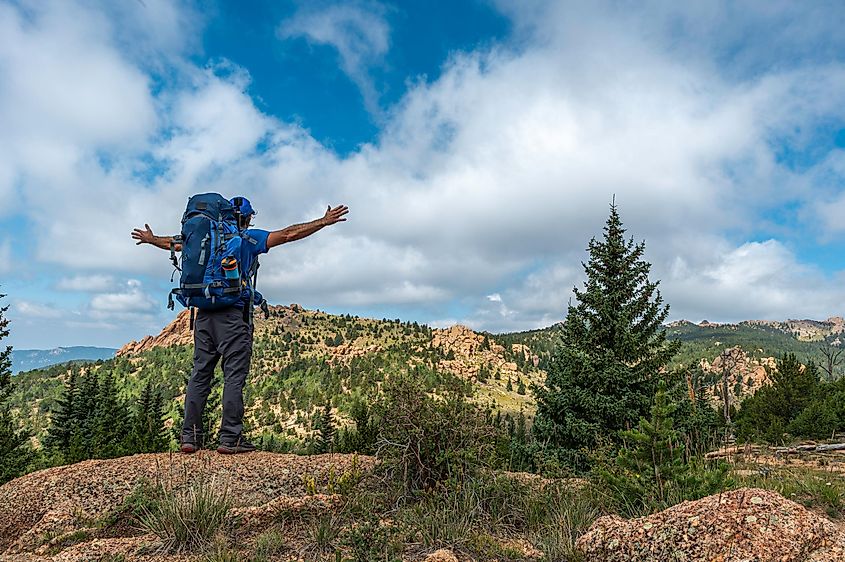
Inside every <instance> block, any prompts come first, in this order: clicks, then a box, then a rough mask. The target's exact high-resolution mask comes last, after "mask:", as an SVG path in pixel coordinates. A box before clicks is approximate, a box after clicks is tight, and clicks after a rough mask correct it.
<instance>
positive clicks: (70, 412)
mask: <svg viewBox="0 0 845 562" xmlns="http://www.w3.org/2000/svg"><path fill="white" fill-rule="evenodd" d="M77 383H78V379H77V371H76V368H74V367H71V368H70V374H69V375H68V380H67V382H66V383H65V386H64V392H63V393H62V396H61V398H59V399H58V400H57V402H56V408H54V409H53V411H52V415H51V419H50V428H49V429H48V431H47V438H46V439H45V441H44V445H45V446H46V447H52V448H54V449H56V450H58V451H59V452H60V453H62V454H63V455H64V454H65V453H66V452H67V451H68V449H69V448H70V439H71V436H72V435H73V432H74V430H75V429H76V426H75V424H76V421H77V411H76V410H77V409H78V408H79V400H80V398H79V388H78V385H77Z"/></svg>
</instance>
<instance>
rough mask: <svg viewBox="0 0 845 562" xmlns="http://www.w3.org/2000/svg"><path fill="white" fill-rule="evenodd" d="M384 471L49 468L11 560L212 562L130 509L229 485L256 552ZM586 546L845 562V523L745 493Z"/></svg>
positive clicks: (607, 522) (1, 505) (5, 532)
mask: <svg viewBox="0 0 845 562" xmlns="http://www.w3.org/2000/svg"><path fill="white" fill-rule="evenodd" d="M374 465H375V460H374V459H373V458H371V457H363V456H355V455H317V456H296V455H282V454H274V453H264V452H255V453H251V454H248V455H238V456H222V455H217V454H216V453H213V452H206V451H203V452H200V453H198V454H196V455H192V456H184V455H178V454H168V453H163V454H155V455H153V454H149V455H135V456H132V457H124V458H120V459H110V460H93V461H85V462H81V463H78V464H75V465H70V466H64V467H56V468H51V469H47V470H42V471H39V472H36V473H33V474H29V475H26V476H24V477H21V478H18V479H16V480H13V481H11V482H9V483H7V484H5V485H3V486H2V487H0V562H35V561H38V562H47V561H51V562H82V561H86V562H87V561H96V562H128V561H131V560H141V561H149V562H175V561H177V560H194V561H196V562H201V561H203V557H202V556H190V555H189V554H184V553H183V554H172V553H168V552H166V551H165V549H164V548H163V547H164V544H163V543H162V541H161V540H160V539H159V538H158V537H156V536H155V535H154V534H149V533H145V532H144V531H142V530H140V529H139V528H138V521H137V518H136V516H134V515H133V514H132V513H131V512H130V511H129V510H128V509H129V508H127V506H128V505H132V504H131V498H132V497H133V492H134V493H135V494H137V490H139V489H141V488H142V487H143V486H147V487H150V486H152V487H154V488H155V489H158V490H167V491H168V492H169V493H177V492H178V491H179V490H180V489H181V490H184V489H186V488H187V487H189V486H190V485H191V484H192V483H196V482H198V481H202V482H206V483H211V484H212V485H213V486H214V487H217V488H219V489H221V490H223V489H225V490H227V492H228V494H229V497H230V498H231V499H232V502H233V506H232V509H231V510H230V513H229V515H230V517H231V519H232V520H234V521H237V525H236V527H235V528H232V529H230V534H229V541H230V546H231V544H234V545H235V549H236V550H237V548H242V549H243V551H244V552H254V551H255V545H256V544H257V542H258V537H260V536H261V535H262V534H263V533H265V532H266V531H267V530H268V529H272V528H276V529H278V528H279V514H280V513H284V514H287V515H286V517H287V519H288V520H289V521H290V520H293V521H300V520H301V521H305V520H306V519H307V518H308V517H310V516H315V515H316V516H319V517H323V516H328V517H331V516H332V515H333V514H336V513H337V512H338V511H339V509H340V506H341V505H342V503H343V501H344V497H343V494H344V493H346V492H348V491H349V488H348V487H346V486H347V484H349V483H350V482H352V483H354V485H355V486H372V485H378V481H377V480H376V479H375V478H374V476H373V471H372V469H373V467H374ZM511 476H513V477H522V476H524V475H511ZM534 479H537V477H534ZM542 483H543V481H540V479H538V485H542ZM283 531H284V533H283V534H284V541H285V546H284V549H282V551H280V552H279V553H277V554H276V555H274V556H273V557H271V558H265V560H278V561H294V560H319V559H321V558H319V556H316V555H315V554H314V552H313V551H309V546H308V541H309V536H308V533H309V532H312V531H310V530H308V529H306V528H305V527H303V528H299V527H297V526H296V525H293V526H288V527H284V528H283ZM523 547H525V548H523ZM577 548H578V550H579V551H580V552H581V554H582V555H583V560H584V562H834V561H840V560H845V527H843V525H841V524H839V525H837V524H835V523H833V522H832V521H831V520H829V519H827V518H826V517H824V516H823V515H821V514H820V513H816V512H813V511H811V510H808V509H807V508H805V507H803V506H802V505H799V504H798V503H795V502H793V501H790V500H788V499H785V498H784V497H782V496H780V495H778V494H777V493H774V492H771V491H767V490H762V489H756V488H741V489H738V490H733V491H728V492H724V493H722V494H719V495H714V496H710V497H707V498H703V499H701V500H698V501H690V502H684V503H681V504H678V505H676V506H674V507H671V508H670V509H667V510H665V511H663V512H660V513H657V514H654V515H650V516H648V517H643V518H639V519H631V520H625V519H622V518H619V517H616V516H606V517H601V518H599V519H598V520H596V521H595V522H594V523H593V525H592V526H591V527H590V529H589V530H588V532H586V533H585V534H584V535H582V536H581V537H580V538H579V539H578V541H577ZM413 550H414V555H413V557H410V558H408V560H409V561H411V560H414V561H417V562H419V561H427V562H438V561H439V562H470V561H471V560H474V559H472V558H470V557H468V556H467V555H466V554H463V553H461V552H460V551H456V552H452V551H449V550H445V549H444V550H437V551H432V550H429V551H428V552H425V551H420V550H418V549H413ZM517 550H520V551H522V552H523V553H524V556H521V557H518V558H507V562H515V561H516V560H525V561H529V560H531V561H535V562H539V561H540V560H545V559H543V558H542V553H541V552H539V551H538V550H536V549H535V548H533V547H531V546H530V545H527V544H526V545H521V546H520V548H519V549H517ZM243 559H244V560H247V559H248V558H243ZM330 559H331V560H333V559H334V558H333V557H331V558H330ZM213 560H225V558H214V559H213ZM498 562H506V560H505V559H501V560H499V561H498Z"/></svg>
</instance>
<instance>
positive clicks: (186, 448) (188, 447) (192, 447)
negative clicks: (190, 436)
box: [179, 441, 199, 455]
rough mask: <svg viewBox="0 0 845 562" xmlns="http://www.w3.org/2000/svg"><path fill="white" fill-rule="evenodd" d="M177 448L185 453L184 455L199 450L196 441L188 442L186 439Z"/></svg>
mask: <svg viewBox="0 0 845 562" xmlns="http://www.w3.org/2000/svg"><path fill="white" fill-rule="evenodd" d="M179 450H180V451H182V452H183V453H185V454H186V455H191V454H193V453H196V452H197V451H199V447H197V445H196V443H189V442H188V441H184V442H183V443H182V445H180V446H179Z"/></svg>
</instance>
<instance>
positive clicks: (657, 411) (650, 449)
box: [598, 380, 727, 516]
mask: <svg viewBox="0 0 845 562" xmlns="http://www.w3.org/2000/svg"><path fill="white" fill-rule="evenodd" d="M670 398H671V397H670V395H669V393H668V392H667V390H666V384H665V382H664V381H663V380H661V381H659V382H658V385H657V391H656V393H655V395H654V405H653V406H652V408H651V416H650V417H649V418H648V419H646V418H642V419H640V423H639V426H638V427H635V428H633V429H631V430H629V431H622V432H621V433H620V435H621V437H622V440H623V444H624V446H623V447H622V449H621V450H620V451H619V455H618V456H617V457H616V463H615V466H613V467H610V469H600V470H599V471H598V472H599V478H600V479H601V481H602V482H603V484H604V485H605V486H606V487H607V489H608V490H609V491H610V493H611V496H612V497H613V498H614V499H615V500H616V502H617V504H618V506H617V507H618V508H619V509H621V510H623V511H627V512H628V513H626V515H629V516H638V515H641V514H643V513H649V512H651V511H654V510H659V509H665V508H667V507H669V506H670V505H673V504H674V503H677V502H678V501H681V500H684V499H698V498H700V497H702V496H704V495H707V494H710V493H714V492H715V491H717V490H719V489H721V488H722V485H723V483H724V480H725V478H726V473H727V472H726V466H723V465H720V466H716V467H715V468H713V469H708V468H705V467H700V466H697V465H695V464H694V463H693V464H690V463H687V462H685V460H684V445H683V440H682V436H681V434H680V433H679V432H678V431H677V430H675V427H674V419H673V416H674V415H675V412H676V406H675V405H674V404H672V402H671V399H670Z"/></svg>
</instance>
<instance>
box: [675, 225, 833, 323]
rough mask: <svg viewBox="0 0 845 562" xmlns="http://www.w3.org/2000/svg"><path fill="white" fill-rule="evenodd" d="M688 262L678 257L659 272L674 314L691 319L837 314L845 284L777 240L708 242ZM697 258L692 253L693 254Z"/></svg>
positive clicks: (812, 316)
mask: <svg viewBox="0 0 845 562" xmlns="http://www.w3.org/2000/svg"><path fill="white" fill-rule="evenodd" d="M697 257H698V261H699V263H694V262H693V263H690V260H689V259H688V258H687V257H686V256H678V257H677V258H676V259H675V262H674V263H673V264H672V267H671V270H670V271H669V272H667V273H668V274H667V275H665V276H664V277H663V279H664V287H663V293H664V296H665V297H666V299H667V301H668V302H670V303H672V305H673V306H672V317H673V318H675V319H677V318H686V319H691V320H695V321H698V320H702V319H709V320H712V319H714V318H715V319H717V320H719V321H739V320H748V319H770V320H780V319H785V318H798V317H800V318H816V319H822V318H827V317H828V316H831V315H833V314H841V307H842V302H843V299H845V288H843V287H842V278H841V276H838V277H839V278H831V277H829V276H826V275H824V274H823V273H822V272H821V271H819V270H818V269H817V268H814V267H811V266H808V265H804V264H801V263H800V261H799V259H798V257H797V256H796V255H795V254H794V253H793V252H792V251H790V250H789V249H788V248H786V247H785V246H784V245H783V244H782V243H780V242H778V241H776V240H766V241H764V242H748V243H745V244H742V245H741V246H739V247H736V248H732V247H730V246H728V245H725V244H720V245H717V246H715V247H712V248H711V249H710V251H709V252H707V253H706V254H704V255H702V254H699V255H698V256H697ZM693 259H695V258H693Z"/></svg>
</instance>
